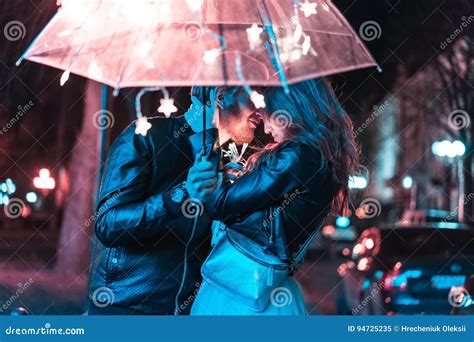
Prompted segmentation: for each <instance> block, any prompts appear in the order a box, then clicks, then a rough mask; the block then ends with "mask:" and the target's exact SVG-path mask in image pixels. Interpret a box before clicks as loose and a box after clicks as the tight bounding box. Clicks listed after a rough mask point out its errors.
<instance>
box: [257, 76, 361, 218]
mask: <svg viewBox="0 0 474 342" xmlns="http://www.w3.org/2000/svg"><path fill="white" fill-rule="evenodd" d="M289 88H290V92H289V94H286V93H285V91H284V90H283V88H281V87H270V88H266V89H265V90H263V92H264V93H265V101H266V108H265V109H264V111H263V113H262V115H267V116H271V117H272V120H276V123H277V124H278V125H280V127H285V128H286V129H287V130H288V131H287V133H288V134H287V136H288V139H289V140H293V141H304V142H306V143H308V144H310V145H311V146H313V147H315V148H316V149H318V150H319V151H320V152H321V154H322V156H323V158H324V160H325V163H326V164H327V166H328V168H329V170H330V173H331V174H332V177H333V181H334V183H335V189H336V191H335V195H334V197H333V206H332V208H333V211H335V212H342V213H343V214H345V213H346V210H347V209H348V204H349V188H348V181H349V177H350V176H351V175H353V174H355V173H356V172H358V170H359V152H360V151H359V146H358V144H357V143H356V141H355V138H354V135H353V133H352V130H353V126H352V121H351V119H350V117H349V116H348V115H347V113H346V112H345V111H344V109H343V108H342V106H341V104H340V103H339V101H338V99H337V97H336V95H335V93H334V90H333V89H332V87H331V85H330V84H329V83H328V81H327V80H326V79H324V78H318V79H314V80H308V81H303V82H299V83H296V84H293V85H290V86H289ZM279 145H280V144H274V143H273V144H269V145H267V146H265V148H264V149H262V150H260V151H258V152H257V153H255V154H254V155H253V156H252V157H251V158H249V160H248V167H249V168H253V167H255V166H257V165H258V164H259V163H260V162H261V161H263V160H265V159H268V158H271V156H272V154H273V153H272V152H273V151H275V149H276V148H278V146H279Z"/></svg>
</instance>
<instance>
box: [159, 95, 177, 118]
mask: <svg viewBox="0 0 474 342" xmlns="http://www.w3.org/2000/svg"><path fill="white" fill-rule="evenodd" d="M177 111H178V108H176V106H175V105H174V100H173V99H169V98H164V99H161V100H160V107H158V112H160V113H163V114H165V116H166V117H167V118H169V117H170V116H171V113H175V112H177Z"/></svg>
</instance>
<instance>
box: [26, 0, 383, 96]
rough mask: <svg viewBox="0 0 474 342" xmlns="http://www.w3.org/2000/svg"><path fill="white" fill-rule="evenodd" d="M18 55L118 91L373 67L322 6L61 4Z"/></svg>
mask: <svg viewBox="0 0 474 342" xmlns="http://www.w3.org/2000/svg"><path fill="white" fill-rule="evenodd" d="M24 58H26V59H28V60H31V61H34V62H38V63H41V64H45V65H49V66H52V67H55V68H59V69H62V70H65V73H64V74H63V77H62V79H61V83H64V82H65V81H66V80H67V78H68V76H69V74H70V73H74V74H78V75H81V76H85V77H88V78H91V79H93V80H96V81H98V82H102V83H105V84H107V85H110V86H111V87H113V88H116V89H119V88H123V87H150V86H151V87H156V86H192V85H242V84H244V85H245V84H247V85H249V86H252V85H254V86H255V85H258V86H281V85H282V83H283V85H285V83H286V82H287V83H293V82H298V81H302V80H305V79H310V78H315V77H321V76H326V75H329V74H334V73H340V72H345V71H350V70H354V69H358V68H365V67H369V66H375V65H376V62H375V61H374V59H373V58H372V56H371V55H370V53H369V52H368V50H367V49H366V48H365V47H364V45H363V43H362V42H361V40H360V39H359V38H358V37H357V35H356V34H355V33H354V31H353V30H352V28H351V27H350V25H349V24H348V23H347V21H346V20H345V18H344V17H343V16H342V14H341V13H340V12H339V11H338V10H337V8H336V7H335V6H334V5H333V4H332V3H331V2H330V1H328V0H324V1H323V0H310V1H308V0H305V2H301V1H297V0H271V1H270V0H235V1H230V0H225V1H224V0H133V1H130V0H82V1H78V0H70V1H67V2H65V1H64V0H63V5H62V7H61V8H60V10H59V11H58V13H57V14H56V15H55V16H54V17H53V18H52V20H51V21H50V22H49V24H48V25H47V26H46V27H45V29H44V30H43V31H42V32H41V34H40V35H39V36H38V37H37V39H36V40H35V41H34V42H33V43H32V45H31V46H30V47H29V49H28V50H27V51H26V52H25V54H24V55H23V56H22V58H21V59H20V61H21V60H22V59H24ZM20 61H19V62H20Z"/></svg>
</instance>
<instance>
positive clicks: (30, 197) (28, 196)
mask: <svg viewBox="0 0 474 342" xmlns="http://www.w3.org/2000/svg"><path fill="white" fill-rule="evenodd" d="M26 201H27V202H29V203H36V201H38V195H37V194H36V193H35V192H28V193H27V194H26Z"/></svg>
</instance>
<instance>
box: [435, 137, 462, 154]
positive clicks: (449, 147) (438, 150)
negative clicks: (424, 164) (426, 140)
mask: <svg viewBox="0 0 474 342" xmlns="http://www.w3.org/2000/svg"><path fill="white" fill-rule="evenodd" d="M431 151H432V152H433V154H434V155H435V156H437V157H448V158H454V157H460V156H463V155H464V153H465V152H466V146H465V145H464V144H463V142H462V141H459V140H455V141H453V142H451V141H449V140H443V141H435V142H434V143H433V145H431Z"/></svg>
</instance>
